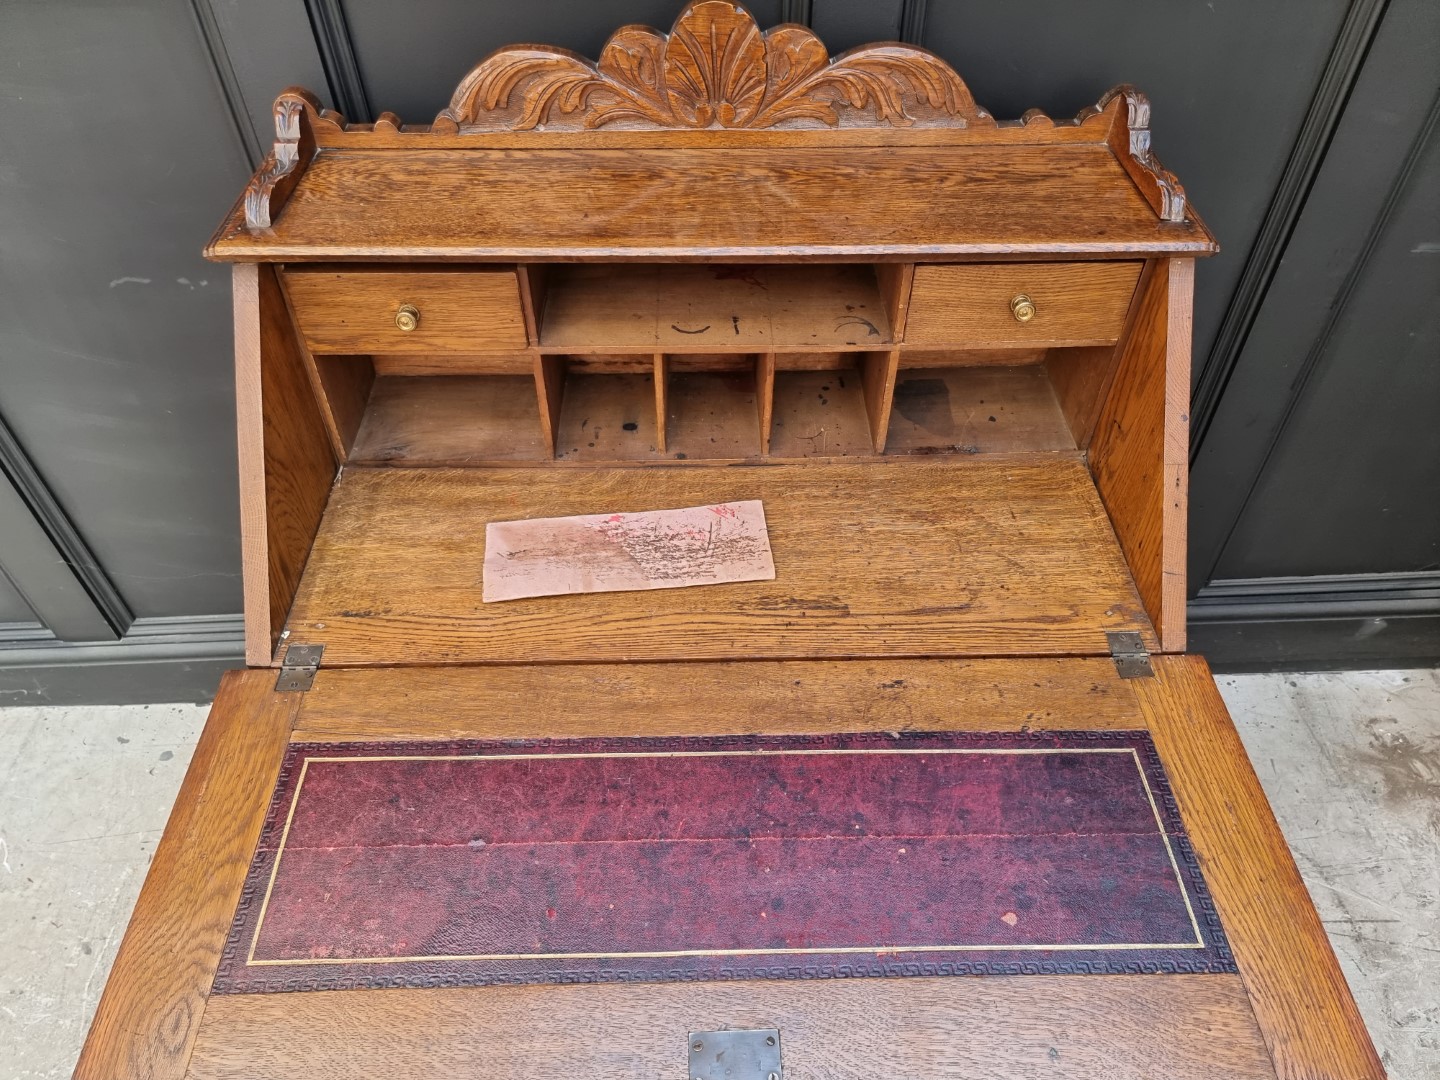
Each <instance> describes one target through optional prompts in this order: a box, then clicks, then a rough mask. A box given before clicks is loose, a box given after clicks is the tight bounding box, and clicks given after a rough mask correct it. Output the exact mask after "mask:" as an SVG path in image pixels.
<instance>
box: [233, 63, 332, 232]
mask: <svg viewBox="0 0 1440 1080" xmlns="http://www.w3.org/2000/svg"><path fill="white" fill-rule="evenodd" d="M307 108H308V109H309V110H310V111H311V112H312V113H319V112H320V102H319V101H318V100H317V99H316V98H315V95H314V94H312V93H310V91H308V90H304V89H301V88H300V87H291V88H290V89H289V90H286V91H285V92H284V93H283V94H281V95H280V96H279V97H278V98H276V99H275V105H274V113H273V114H274V117H275V147H274V149H273V150H271V151H270V153H269V154H268V155H266V158H265V162H264V164H263V165H261V167H260V171H259V172H257V173H256V174H255V176H254V177H253V178H252V179H251V180H250V183H249V184H248V185H247V186H246V188H245V200H244V201H245V225H246V227H248V228H250V229H268V228H270V226H271V224H272V218H273V217H274V215H275V213H276V212H278V210H279V208H280V206H281V205H282V204H283V203H284V201H285V197H286V196H287V195H288V194H289V193H290V188H292V187H293V186H294V185H295V181H296V180H298V179H299V176H300V173H301V171H303V170H304V168H305V165H306V163H308V162H309V160H310V157H311V155H313V154H314V153H315V136H314V133H313V132H312V131H311V130H310V118H309V115H308V114H307V113H306V109H307ZM343 122H344V121H343V120H342V121H341V123H342V124H343Z"/></svg>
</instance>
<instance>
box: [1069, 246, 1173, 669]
mask: <svg viewBox="0 0 1440 1080" xmlns="http://www.w3.org/2000/svg"><path fill="white" fill-rule="evenodd" d="M1194 283H1195V262H1194V260H1193V259H1171V260H1169V261H1168V262H1166V263H1161V264H1160V265H1158V266H1157V267H1156V268H1155V270H1154V272H1153V273H1151V274H1150V275H1149V276H1148V279H1147V283H1146V288H1145V292H1144V293H1143V294H1141V296H1140V297H1139V298H1138V299H1137V301H1136V305H1137V311H1136V312H1135V314H1134V318H1133V319H1132V321H1131V326H1130V333H1129V335H1128V336H1127V338H1126V340H1125V342H1124V344H1123V346H1122V347H1121V350H1120V359H1119V366H1118V368H1117V370H1116V372H1115V375H1114V378H1113V380H1112V381H1111V383H1110V389H1109V393H1108V394H1107V395H1106V397H1105V401H1104V404H1103V405H1102V406H1101V409H1100V415H1099V420H1098V422H1097V426H1096V429H1095V436H1094V439H1093V440H1092V442H1091V446H1090V453H1089V461H1090V469H1091V471H1092V472H1093V473H1094V475H1095V486H1096V487H1097V488H1098V489H1099V491H1100V497H1101V499H1103V500H1104V502H1105V508H1106V510H1108V511H1109V512H1110V518H1111V521H1112V522H1113V523H1114V525H1115V534H1116V536H1118V537H1119V540H1120V547H1121V548H1122V549H1123V550H1124V552H1125V558H1126V560H1127V562H1128V563H1129V565H1130V569H1131V572H1132V573H1133V574H1134V575H1135V587H1136V588H1137V589H1139V590H1140V595H1141V597H1142V598H1143V599H1144V601H1145V610H1146V611H1147V612H1149V614H1150V619H1151V621H1152V622H1153V623H1154V624H1155V629H1156V631H1157V632H1158V633H1159V635H1160V640H1161V642H1162V647H1163V648H1164V650H1165V651H1166V652H1184V651H1185V536H1186V525H1187V522H1186V506H1187V501H1188V493H1189V477H1190V473H1189V463H1190V457H1189V455H1190V438H1189V432H1190V322H1191V299H1192V295H1193V288H1194Z"/></svg>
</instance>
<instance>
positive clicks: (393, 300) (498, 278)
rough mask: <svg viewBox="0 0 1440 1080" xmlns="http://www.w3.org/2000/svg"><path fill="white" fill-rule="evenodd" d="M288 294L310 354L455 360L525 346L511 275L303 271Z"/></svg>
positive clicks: (290, 281) (294, 274) (291, 280)
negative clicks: (427, 356) (450, 357)
mask: <svg viewBox="0 0 1440 1080" xmlns="http://www.w3.org/2000/svg"><path fill="white" fill-rule="evenodd" d="M285 288H286V290H287V291H288V292H289V294H290V303H291V305H292V306H293V307H294V309H295V321H296V322H297V323H298V324H299V326H300V332H301V333H302V334H303V335H304V337H305V342H306V344H307V345H309V346H310V349H311V351H312V352H317V353H428V354H431V355H442V354H448V355H454V354H458V353H467V354H474V353H483V352H494V351H499V350H510V349H517V348H524V347H525V345H526V336H525V318H524V315H523V314H522V312H521V308H520V286H519V282H518V281H517V279H516V276H515V271H514V269H513V268H506V269H503V270H470V269H466V270H425V271H404V270H369V269H366V268H363V267H350V268H346V269H343V270H335V269H312V268H308V267H307V268H299V267H297V268H292V269H289V270H287V271H286V272H285ZM407 326H408V327H410V328H409V329H405V327H407Z"/></svg>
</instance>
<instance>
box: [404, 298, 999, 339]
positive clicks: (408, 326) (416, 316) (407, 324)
mask: <svg viewBox="0 0 1440 1080" xmlns="http://www.w3.org/2000/svg"><path fill="white" fill-rule="evenodd" d="M1016 318H1019V316H1018V315H1017V316H1016ZM395 325H396V326H397V327H399V328H400V329H401V330H403V331H405V333H407V334H408V333H409V332H410V331H411V330H414V329H415V328H416V327H417V326H419V325H420V309H419V308H417V307H416V306H415V305H414V304H401V305H400V310H399V311H397V312H395Z"/></svg>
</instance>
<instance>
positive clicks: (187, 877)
mask: <svg viewBox="0 0 1440 1080" xmlns="http://www.w3.org/2000/svg"><path fill="white" fill-rule="evenodd" d="M274 683H275V674H274V672H272V671H269V670H265V671H231V672H227V673H226V675H225V676H224V678H223V679H222V680H221V683H220V690H219V693H218V694H217V695H216V697H215V704H214V705H213V706H212V707H211V710H210V718H209V720H208V721H207V722H206V724H205V730H204V731H203V732H202V734H201V736H200V742H199V744H198V745H197V746H196V748H195V756H194V758H193V759H192V760H191V762H190V768H189V771H187V772H186V774H185V781H184V783H183V784H182V785H181V787H180V794H179V796H178V797H177V798H176V800H175V808H174V809H173V810H172V811H171V813H170V820H169V822H168V823H167V824H166V826H165V834H164V836H163V837H162V838H161V840H160V844H159V846H158V847H157V848H156V849H155V856H154V858H153V859H152V860H151V862H150V870H149V872H148V874H147V875H146V877H145V884H144V886H143V887H142V888H141V890H140V898H139V900H138V901H137V902H136V904H135V911H134V914H133V915H132V916H131V918H130V925H129V927H128V929H127V930H126V931H125V937H124V939H123V940H122V941H121V943H120V951H119V953H118V954H117V955H116V957H115V965H114V967H112V968H111V970H110V978H109V981H108V982H107V983H106V984H105V991H104V993H103V994H102V995H101V998H100V1005H99V1007H98V1009H97V1010H96V1012H95V1019H94V1021H93V1023H92V1024H91V1027H90V1034H89V1036H88V1038H87V1039H86V1041H85V1047H84V1049H83V1050H82V1051H81V1053H80V1061H79V1063H78V1064H77V1065H76V1067H75V1077H76V1080H178V1078H179V1077H181V1076H183V1075H185V1068H186V1064H187V1062H188V1061H189V1058H190V1051H191V1048H192V1046H193V1045H194V1042H195V1036H196V1033H197V1032H198V1030H199V1028H200V1017H201V1014H202V1013H203V1011H204V1009H205V999H206V995H207V994H209V992H210V983H211V981H212V980H213V979H214V977H215V969H216V966H217V965H218V964H219V961H220V952H221V950H222V949H223V947H224V944H225V936H226V934H227V933H228V931H229V929H230V920H231V918H232V917H233V916H234V914H235V905H236V903H237V901H238V899H239V896H240V888H241V885H242V884H243V883H244V879H245V872H246V870H247V868H248V867H249V864H250V858H251V855H252V854H253V853H254V850H255V843H256V841H257V840H258V838H259V835H260V826H261V822H262V821H263V819H264V816H265V810H266V808H267V807H268V805H269V799H270V791H271V788H272V787H273V785H274V783H275V778H276V775H277V774H278V772H279V768H280V759H281V756H282V755H283V753H284V749H285V744H286V740H287V737H288V736H289V734H290V725H291V722H292V720H293V713H294V708H295V704H296V702H297V701H298V697H299V696H298V695H294V694H290V695H283V694H276V693H274V692H273V686H274Z"/></svg>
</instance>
